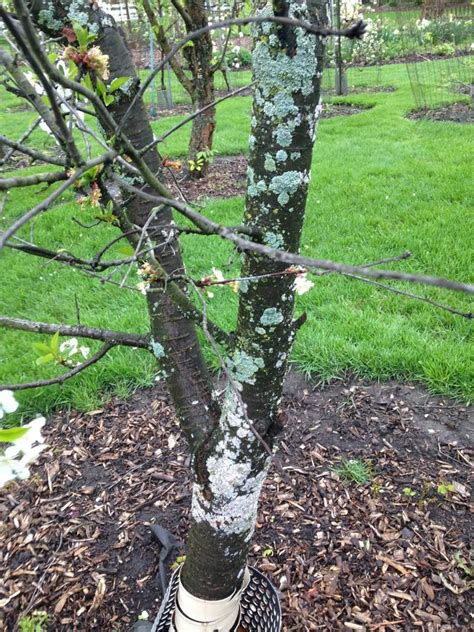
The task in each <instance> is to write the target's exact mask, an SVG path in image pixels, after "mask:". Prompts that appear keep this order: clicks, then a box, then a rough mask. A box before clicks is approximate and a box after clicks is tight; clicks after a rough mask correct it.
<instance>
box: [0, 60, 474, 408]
mask: <svg viewBox="0 0 474 632" xmlns="http://www.w3.org/2000/svg"><path fill="white" fill-rule="evenodd" d="M440 63H443V62H440ZM381 77H382V79H383V82H384V83H385V84H387V85H393V86H396V87H397V90H396V91H395V92H393V93H377V94H360V95H353V96H350V97H347V98H346V101H350V102H353V103H361V104H365V105H372V106H373V107H372V109H370V110H367V111H365V112H363V113H361V114H357V115H355V116H351V117H339V118H333V119H329V120H323V121H322V122H321V124H320V127H319V132H318V141H317V144H316V147H315V151H314V161H313V170H312V181H311V186H310V193H309V199H308V212H307V218H306V224H305V231H304V240H303V244H304V245H303V249H302V251H303V252H304V253H305V254H308V255H313V256H316V257H320V258H330V259H333V260H336V261H344V262H350V263H364V262H369V261H373V260H378V259H380V258H385V257H390V256H393V255H397V254H400V253H401V252H403V251H405V250H410V251H411V252H412V253H413V256H412V258H411V259H410V260H409V261H407V262H403V263H399V264H394V265H393V266H392V267H397V268H400V269H404V270H410V271H416V272H420V273H424V274H435V275H440V276H446V277H450V278H453V279H460V280H464V281H471V282H472V281H473V274H472V256H471V254H470V253H471V252H472V246H471V241H472V239H471V238H470V236H471V235H472V213H471V212H470V210H471V209H470V205H471V201H472V194H473V191H472V165H473V149H472V147H473V144H472V140H473V133H472V129H471V128H470V127H468V126H462V125H457V124H454V123H434V122H422V123H420V122H414V121H410V120H407V119H406V118H404V115H405V114H406V113H407V112H408V111H409V110H410V109H412V108H413V106H414V103H413V99H412V95H411V91H410V86H409V82H408V79H407V74H406V69H405V67H404V66H401V65H400V66H397V65H392V66H386V67H384V68H383V69H382V75H381ZM0 96H1V97H3V94H2V95H0ZM455 98H456V99H459V97H458V96H456V97H455ZM12 105H14V102H13V101H12V99H11V98H10V97H8V99H7V100H5V101H2V106H1V107H2V108H7V107H8V108H11V107H12ZM250 107H251V101H250V98H249V97H239V98H236V99H234V100H232V101H226V102H224V103H222V104H221V105H220V106H219V107H218V117H217V131H216V150H217V152H218V153H220V154H234V153H242V152H246V151H247V136H248V132H249V112H250ZM29 118H32V115H31V113H30V112H11V111H10V113H8V114H7V113H5V110H4V111H3V113H2V114H1V121H2V132H3V133H10V134H13V135H14V136H19V135H20V133H21V130H22V129H23V125H24V124H25V121H27V120H29ZM176 120H179V117H171V118H170V119H166V120H162V121H159V122H155V123H154V128H155V131H156V132H157V133H160V132H162V131H164V130H166V129H167V128H168V126H169V125H170V123H174V122H175V121H176ZM7 130H8V131H7ZM35 139H36V140H35V142H36V143H37V144H39V145H41V144H44V142H45V137H44V135H41V134H40V133H38V134H37V135H36V137H35ZM186 145H187V132H186V131H184V130H180V131H179V132H178V133H177V134H176V136H175V137H174V138H173V141H172V142H171V141H170V142H169V143H167V145H166V146H165V147H164V148H163V150H162V151H163V153H168V154H169V155H170V156H173V157H179V156H183V155H184V154H185V150H186ZM35 169H36V170H38V169H39V168H38V167H36V168H35ZM23 173H25V171H23ZM38 199H40V189H39V188H35V189H31V188H30V189H28V190H25V191H15V192H13V193H12V194H11V196H10V198H9V200H8V202H7V204H6V205H5V207H4V210H3V215H2V217H1V218H0V226H6V225H7V224H8V222H9V220H11V218H12V217H15V216H18V215H19V214H20V213H22V212H24V211H25V210H26V209H27V208H29V207H30V206H31V205H32V204H34V203H35V202H36V201H37V200H38ZM242 211H243V200H242V198H233V199H229V200H225V201H223V200H211V201H209V203H208V204H207V205H206V208H205V210H204V212H205V213H206V214H208V215H209V216H210V217H212V218H213V219H219V220H221V221H223V222H225V223H228V224H233V223H235V222H238V221H239V219H240V217H241V215H242ZM73 216H74V217H80V218H82V219H83V220H85V221H87V219H90V217H89V216H88V215H87V213H86V214H85V215H84V214H82V215H81V211H80V209H79V208H78V206H77V205H76V204H75V203H74V201H73V200H72V195H71V194H69V195H66V196H65V197H64V198H63V199H62V200H61V201H60V203H58V204H56V205H55V206H54V208H51V209H49V210H48V212H46V213H44V214H43V215H42V216H41V217H39V218H37V219H36V221H35V222H34V224H33V225H32V227H31V228H27V229H25V230H24V231H23V232H22V233H21V236H23V237H24V238H28V239H30V237H32V238H33V239H34V240H35V241H36V242H37V243H40V244H43V245H45V246H49V247H55V248H66V249H69V250H73V251H74V252H76V253H77V254H79V255H89V256H90V254H91V253H94V252H95V251H96V250H97V249H98V248H99V247H100V245H101V244H102V243H104V240H105V239H108V238H111V237H112V236H114V235H115V234H116V232H115V229H113V228H110V227H105V226H101V227H99V228H97V229H94V230H86V229H82V228H80V227H79V226H77V224H75V223H73V222H72V221H71V218H72V217H73ZM211 240H212V243H211ZM183 248H184V254H185V257H186V260H187V262H188V267H189V270H190V272H191V273H192V274H193V275H195V276H196V277H200V276H201V275H206V274H208V273H210V271H211V268H212V266H216V267H219V268H221V269H222V270H223V271H224V272H225V273H226V274H229V275H230V274H234V273H235V272H236V265H235V263H234V264H231V266H230V267H226V265H227V262H228V260H229V256H230V254H231V251H230V248H229V246H228V245H227V244H226V243H224V242H222V241H221V240H219V239H217V238H209V239H207V238H206V239H203V238H196V237H194V238H193V237H187V238H185V239H184V240H183ZM111 256H112V257H117V256H120V253H119V251H118V249H116V250H115V251H112V252H111ZM0 274H1V278H2V285H1V290H0V313H3V314H7V315H10V316H17V317H25V318H33V319H37V320H44V321H49V322H59V321H65V322H67V323H71V324H73V323H75V322H76V321H77V313H76V303H78V304H79V306H80V319H81V322H82V323H84V324H88V325H91V326H98V327H108V328H117V329H125V330H128V331H139V332H144V331H146V328H147V316H146V311H145V306H144V300H143V297H142V296H141V295H140V294H138V293H135V292H131V291H127V290H120V289H118V288H116V287H114V286H111V285H102V284H100V283H98V282H97V281H95V280H94V279H92V278H90V277H87V276H86V275H83V274H82V273H81V272H78V271H74V270H72V269H67V268H63V267H60V266H59V265H57V264H54V263H48V262H45V261H42V260H39V259H35V258H32V257H29V256H26V255H21V254H17V253H12V252H2V253H1V255H0ZM130 278H131V279H132V280H133V282H136V281H137V280H138V278H137V277H136V275H135V272H134V271H133V272H132V275H131V277H130ZM314 281H315V287H314V288H313V289H312V290H311V292H309V293H308V294H305V295H304V296H303V297H301V299H300V300H299V303H298V313H299V312H301V310H306V311H307V312H308V321H307V323H306V325H305V326H304V327H303V329H302V330H301V331H300V333H299V336H298V338H297V341H296V344H295V348H294V351H293V356H292V360H293V361H294V362H295V363H296V365H297V366H298V367H299V368H300V369H302V370H304V371H308V372H311V373H313V374H314V375H315V376H316V377H319V378H320V379H321V380H330V379H333V378H341V377H343V376H344V375H345V374H355V375H358V376H361V377H363V378H365V379H378V380H387V379H391V378H394V379H398V380H400V381H417V382H421V383H423V384H425V385H426V386H427V387H428V388H429V389H430V390H431V391H432V392H434V393H442V394H447V395H452V396H455V397H458V398H461V399H463V400H471V399H472V398H473V395H474V388H473V384H474V379H473V378H474V370H473V367H474V362H473V360H474V358H473V347H472V342H471V341H470V334H471V331H472V325H471V323H470V322H469V321H467V320H464V319H462V318H460V317H456V316H452V315H449V314H447V313H444V312H441V311H439V310H436V309H435V308H434V307H431V306H429V305H426V304H423V303H420V302H417V301H414V300H410V299H407V298H403V297H399V296H396V295H394V294H390V293H387V292H384V291H381V290H379V289H376V288H374V287H371V286H369V285H366V284H362V283H360V282H358V281H355V280H351V279H345V278H340V277H336V276H334V275H328V276H324V277H320V278H315V279H314ZM397 287H401V288H403V289H408V290H409V291H415V292H418V293H420V294H423V295H424V296H428V297H430V298H432V299H434V300H438V301H441V302H446V303H449V304H450V305H452V306H453V307H456V308H458V309H461V310H464V311H469V310H470V311H473V307H472V301H470V300H469V299H468V298H467V297H465V296H463V295H459V294H456V293H450V292H446V291H442V290H437V289H435V288H423V287H414V286H408V285H407V284H398V285H397ZM235 300H236V299H235V295H234V294H233V293H232V292H231V291H230V290H229V289H226V288H220V289H217V290H216V291H215V297H214V298H213V299H212V300H211V301H210V306H209V309H210V313H211V315H212V316H213V317H214V318H215V319H216V320H217V321H218V322H220V323H221V324H222V325H225V326H226V327H229V328H231V327H232V325H233V321H234V317H235ZM0 336H1V346H0V383H3V384H4V383H7V382H17V381H26V380H32V379H35V378H45V377H48V376H50V375H51V374H55V371H56V369H55V368H54V367H37V366H36V365H35V358H36V355H35V353H34V351H33V350H32V347H31V345H32V342H33V341H37V340H39V339H41V337H40V336H33V335H29V334H26V333H21V332H11V331H5V330H3V331H0ZM91 346H93V345H91ZM94 348H95V347H94ZM207 353H208V357H209V359H210V360H212V358H211V355H210V352H209V351H207ZM155 374H156V367H155V366H154V363H153V360H152V358H151V356H150V357H149V356H148V354H146V353H145V352H142V351H134V350H131V349H116V350H113V351H112V352H111V353H110V354H109V355H108V356H107V357H106V358H105V359H104V360H103V361H102V362H101V363H100V364H98V365H95V366H94V367H92V368H91V369H90V370H89V371H87V372H86V373H84V374H82V375H80V376H78V377H76V378H74V379H73V380H70V381H69V382H67V383H66V384H65V385H64V386H62V387H58V386H54V387H49V388H46V389H41V390H37V391H28V392H22V393H20V399H21V401H22V402H23V403H24V408H23V410H27V411H30V412H31V411H32V410H35V411H41V412H47V411H48V410H51V409H53V408H54V407H58V406H72V407H78V408H82V409H91V408H95V407H97V406H99V405H100V402H101V401H103V399H104V396H106V395H107V394H110V393H118V394H120V395H122V396H125V395H126V394H127V393H128V392H129V391H130V389H132V388H136V387H137V386H141V385H145V384H151V383H152V382H153V380H154V377H155Z"/></svg>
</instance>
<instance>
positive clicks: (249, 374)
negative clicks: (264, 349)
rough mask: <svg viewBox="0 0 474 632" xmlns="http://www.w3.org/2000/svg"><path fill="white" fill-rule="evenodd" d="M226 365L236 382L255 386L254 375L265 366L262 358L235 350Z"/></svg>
mask: <svg viewBox="0 0 474 632" xmlns="http://www.w3.org/2000/svg"><path fill="white" fill-rule="evenodd" d="M227 365H228V367H229V369H230V370H231V371H232V373H233V375H234V377H235V379H236V380H237V381H238V382H246V383H247V384H255V374H256V373H257V371H258V370H259V369H262V368H263V367H264V366H265V363H264V361H263V359H262V358H255V357H253V356H250V355H248V354H247V353H245V351H239V350H237V351H234V354H233V355H232V357H231V358H229V359H228V361H227Z"/></svg>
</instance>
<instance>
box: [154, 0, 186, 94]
mask: <svg viewBox="0 0 474 632" xmlns="http://www.w3.org/2000/svg"><path fill="white" fill-rule="evenodd" d="M143 8H144V9H145V13H146V14H147V17H148V21H149V22H150V25H151V26H152V30H153V33H154V36H155V38H156V42H157V44H158V46H159V47H160V49H161V52H162V54H163V55H166V54H167V53H169V52H170V50H171V45H170V43H169V41H168V38H167V37H166V34H165V31H164V29H163V27H162V26H161V24H160V23H159V22H158V20H157V19H156V15H155V12H154V11H153V8H152V6H151V4H150V2H149V0H143ZM170 66H171V68H172V69H173V72H174V74H175V75H176V78H177V79H178V81H179V82H180V84H181V85H182V86H183V88H184V89H185V90H186V92H187V93H188V94H189V95H190V96H191V95H192V93H193V83H192V81H191V80H190V79H189V77H187V76H186V73H185V72H184V68H183V66H182V65H181V64H180V62H179V60H178V58H177V57H176V55H175V56H174V57H173V58H172V59H170Z"/></svg>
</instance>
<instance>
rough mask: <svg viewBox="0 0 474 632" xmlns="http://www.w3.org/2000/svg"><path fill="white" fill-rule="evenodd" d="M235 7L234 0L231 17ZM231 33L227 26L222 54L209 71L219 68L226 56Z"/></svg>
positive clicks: (230, 27) (233, 14)
mask: <svg viewBox="0 0 474 632" xmlns="http://www.w3.org/2000/svg"><path fill="white" fill-rule="evenodd" d="M236 9H237V0H234V4H233V5H232V11H231V14H230V17H232V18H234V17H235V14H236ZM231 34H232V26H229V28H228V30H227V35H226V38H225V42H224V46H223V47H222V55H221V56H220V58H219V59H218V60H217V62H216V63H215V64H214V65H213V66H212V67H211V72H212V73H213V74H214V73H215V72H217V71H218V70H220V69H221V67H222V64H223V63H224V61H225V56H226V53H227V48H228V46H229V40H230V36H231ZM224 77H225V79H226V81H227V77H226V76H225V75H224ZM227 85H229V84H227Z"/></svg>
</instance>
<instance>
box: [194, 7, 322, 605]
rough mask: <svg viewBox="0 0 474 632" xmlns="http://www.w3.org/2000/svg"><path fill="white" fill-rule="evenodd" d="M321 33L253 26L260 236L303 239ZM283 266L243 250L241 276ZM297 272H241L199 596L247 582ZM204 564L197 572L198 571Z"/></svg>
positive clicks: (207, 462)
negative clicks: (248, 279)
mask: <svg viewBox="0 0 474 632" xmlns="http://www.w3.org/2000/svg"><path fill="white" fill-rule="evenodd" d="M262 12H263V13H264V14H266V15H272V14H276V15H287V16H290V17H295V18H302V19H308V20H310V21H312V22H318V23H325V22H326V9H325V4H324V2H322V1H320V0H312V1H310V2H309V3H308V5H307V6H306V5H303V4H300V3H299V2H297V1H291V2H289V3H284V4H279V5H278V6H276V7H275V8H272V6H271V5H267V6H266V7H265V8H263V9H262ZM323 54H324V44H323V42H322V41H321V40H320V39H319V38H317V37H315V36H313V35H309V34H307V33H305V32H304V31H302V30H301V29H296V30H294V29H286V28H283V27H280V26H276V25H275V24H272V23H269V22H267V23H263V24H262V25H261V26H259V27H258V28H256V29H255V34H254V51H253V74H254V80H255V81H256V89H255V96H254V103H253V116H252V135H251V137H250V156H249V166H248V189H247V198H246V210H245V214H244V221H245V223H246V224H247V225H248V226H251V227H258V229H259V230H260V231H262V233H263V240H264V242H265V243H266V244H268V245H270V246H272V247H278V248H282V249H284V250H288V251H290V252H297V251H298V249H299V243H300V236H301V229H302V224H303V218H304V212H305V207H306V198H307V190H308V183H309V180H310V168H311V160H312V148H313V143H314V139H315V133H316V125H317V120H318V116H319V112H320V105H319V103H320V81H321V74H322V68H323ZM284 269H285V266H284V265H283V264H279V263H276V262H270V261H268V260H267V259H265V258H263V257H261V256H259V255H254V254H250V255H248V254H246V255H245V256H244V257H243V263H242V272H241V276H243V277H254V276H257V277H258V276H259V275H262V274H267V273H274V272H281V271H283V270H284ZM293 308H294V277H291V275H283V276H275V277H269V278H268V277H267V278H262V279H259V280H255V281H252V282H241V285H240V293H239V314H238V323H237V330H236V348H235V351H234V353H233V355H232V356H231V357H230V358H229V361H228V366H229V370H230V372H231V373H232V376H233V380H234V386H233V387H232V385H231V386H230V387H229V389H228V391H227V394H226V399H225V403H224V406H223V408H222V412H221V417H220V421H219V426H218V427H217V428H216V430H215V432H214V433H213V434H212V436H211V437H210V439H209V441H208V443H207V444H206V445H205V446H203V449H202V450H200V451H199V453H198V454H197V455H196V456H195V459H194V469H195V482H194V488H193V501H192V518H193V523H192V527H191V531H190V535H189V538H188V543H187V555H186V562H185V565H184V568H183V572H182V582H183V585H184V587H185V588H186V589H187V590H188V591H190V592H191V593H192V594H194V595H196V596H198V597H200V598H202V599H222V598H224V597H226V596H229V595H230V594H232V593H233V591H234V590H236V589H238V588H239V587H240V584H241V582H242V578H243V573H244V565H245V561H246V558H247V554H248V550H249V546H250V541H251V537H252V534H253V531H254V528H255V522H256V514H257V505H258V498H259V495H260V490H261V487H262V484H263V482H264V479H265V476H266V473H267V469H268V466H269V455H268V453H267V451H266V449H265V448H264V446H263V445H262V441H261V440H260V439H259V438H258V437H257V436H256V433H258V435H259V436H260V437H261V438H262V439H263V440H264V441H265V443H266V444H267V445H272V443H273V438H274V436H275V435H276V434H277V432H278V430H279V429H280V427H281V423H282V419H281V413H280V409H279V406H280V400H281V394H282V386H283V380H284V376H285V372H286V369H287V361H288V355H289V353H290V350H291V346H292V343H293V340H294V337H295V333H296V332H295V323H294V322H293ZM196 569H199V572H196Z"/></svg>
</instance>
